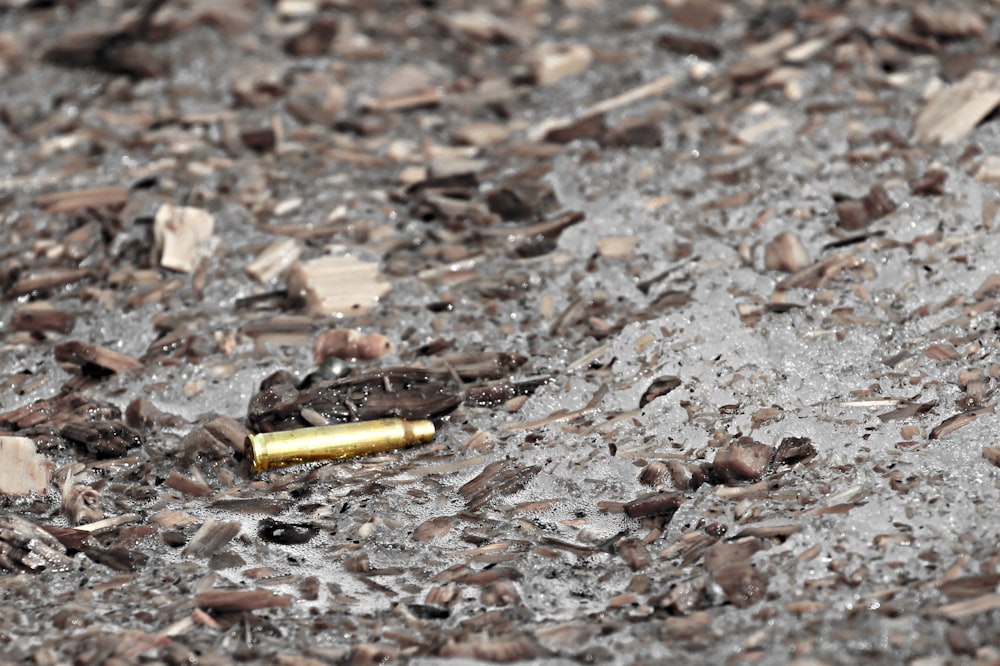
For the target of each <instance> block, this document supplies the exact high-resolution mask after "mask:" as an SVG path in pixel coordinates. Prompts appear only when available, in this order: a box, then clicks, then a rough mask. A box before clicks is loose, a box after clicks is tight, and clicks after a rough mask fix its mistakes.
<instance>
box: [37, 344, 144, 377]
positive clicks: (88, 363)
mask: <svg viewBox="0 0 1000 666" xmlns="http://www.w3.org/2000/svg"><path fill="white" fill-rule="evenodd" d="M55 357H56V361H58V362H60V363H69V364H71V365H77V366H79V367H80V371H81V372H82V373H83V374H85V375H91V376H98V377H99V376H103V375H110V374H114V373H117V372H125V371H127V370H132V369H134V368H138V367H140V366H141V365H142V363H140V362H139V361H138V360H136V359H135V358H133V357H131V356H128V355H126V354H119V353H118V352H115V351H111V350H110V349H108V348H106V347H101V346H99V345H89V344H86V343H83V342H79V341H75V340H74V341H72V342H64V343H62V344H59V345H56V346H55Z"/></svg>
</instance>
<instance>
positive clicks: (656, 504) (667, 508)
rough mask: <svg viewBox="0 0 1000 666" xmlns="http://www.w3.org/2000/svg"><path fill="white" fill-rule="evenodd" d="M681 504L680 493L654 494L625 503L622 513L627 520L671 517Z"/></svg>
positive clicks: (682, 497) (681, 497)
mask: <svg viewBox="0 0 1000 666" xmlns="http://www.w3.org/2000/svg"><path fill="white" fill-rule="evenodd" d="M683 502H684V496H683V495H681V494H680V493H674V492H667V493H655V494H653V495H646V496H644V497H639V498H637V499H634V500H632V501H631V502H626V503H625V505H624V511H625V515H626V516H628V517H629V518H646V517H648V516H670V517H672V516H673V515H674V513H676V512H677V509H679V508H680V506H681V504H682V503H683Z"/></svg>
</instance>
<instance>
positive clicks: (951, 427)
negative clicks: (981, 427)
mask: <svg viewBox="0 0 1000 666" xmlns="http://www.w3.org/2000/svg"><path fill="white" fill-rule="evenodd" d="M993 409H994V407H993V405H987V406H986V407H978V408H976V409H970V410H969V411H967V412H962V413H960V414H955V415H954V416H950V417H948V418H946V419H945V420H944V421H942V422H941V423H940V424H938V425H937V426H935V428H934V429H933V430H931V433H930V435H928V437H927V438H928V439H941V438H942V437H944V436H945V435H948V434H951V433H953V432H955V431H956V430H958V429H959V428H962V427H964V426H967V425H969V424H970V423H972V422H973V421H975V420H976V419H978V418H979V417H980V416H982V415H983V414H992V413H993Z"/></svg>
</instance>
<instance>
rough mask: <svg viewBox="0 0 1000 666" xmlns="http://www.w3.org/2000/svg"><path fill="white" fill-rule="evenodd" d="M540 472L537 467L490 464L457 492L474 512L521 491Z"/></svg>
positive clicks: (498, 462)
mask: <svg viewBox="0 0 1000 666" xmlns="http://www.w3.org/2000/svg"><path fill="white" fill-rule="evenodd" d="M540 470H541V467H539V466H538V465H532V466H525V467H522V466H519V465H516V464H513V463H510V462H508V461H497V462H492V463H490V464H489V465H487V466H486V467H485V468H484V469H483V471H482V472H480V473H479V474H478V475H477V476H476V477H475V478H473V479H472V480H470V481H468V482H466V483H465V484H463V485H462V487H461V488H459V489H458V492H459V494H461V495H462V497H464V498H465V499H466V500H468V502H469V509H470V510H472V511H476V510H478V509H480V508H482V507H483V506H485V505H486V504H489V503H490V502H492V501H493V500H494V499H496V498H498V497H499V496H502V495H512V494H514V493H516V492H518V491H520V490H522V489H523V488H524V487H525V486H526V485H528V482H529V481H531V479H532V478H534V476H535V475H536V474H538V472H539V471H540Z"/></svg>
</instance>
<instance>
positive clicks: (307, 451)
mask: <svg viewBox="0 0 1000 666" xmlns="http://www.w3.org/2000/svg"><path fill="white" fill-rule="evenodd" d="M433 438H434V424H433V423H432V422H430V421H424V420H415V421H408V420H405V419H378V420H375V421H360V422H357V423H344V424H341V425H330V426H321V427H318V428H300V429H298V430H285V431H281V432H266V433H258V434H253V435H248V436H247V440H246V446H247V454H248V456H249V458H250V470H251V471H253V472H265V471H267V470H269V469H275V468H277V467H287V466H289V465H301V464H303V463H308V462H316V461H320V460H339V459H342V458H355V457H358V456H366V455H369V454H371V453H378V452H380V451H391V450H392V449H399V448H403V447H407V446H413V445H414V444H421V443H423V442H429V441H430V440H431V439H433Z"/></svg>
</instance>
